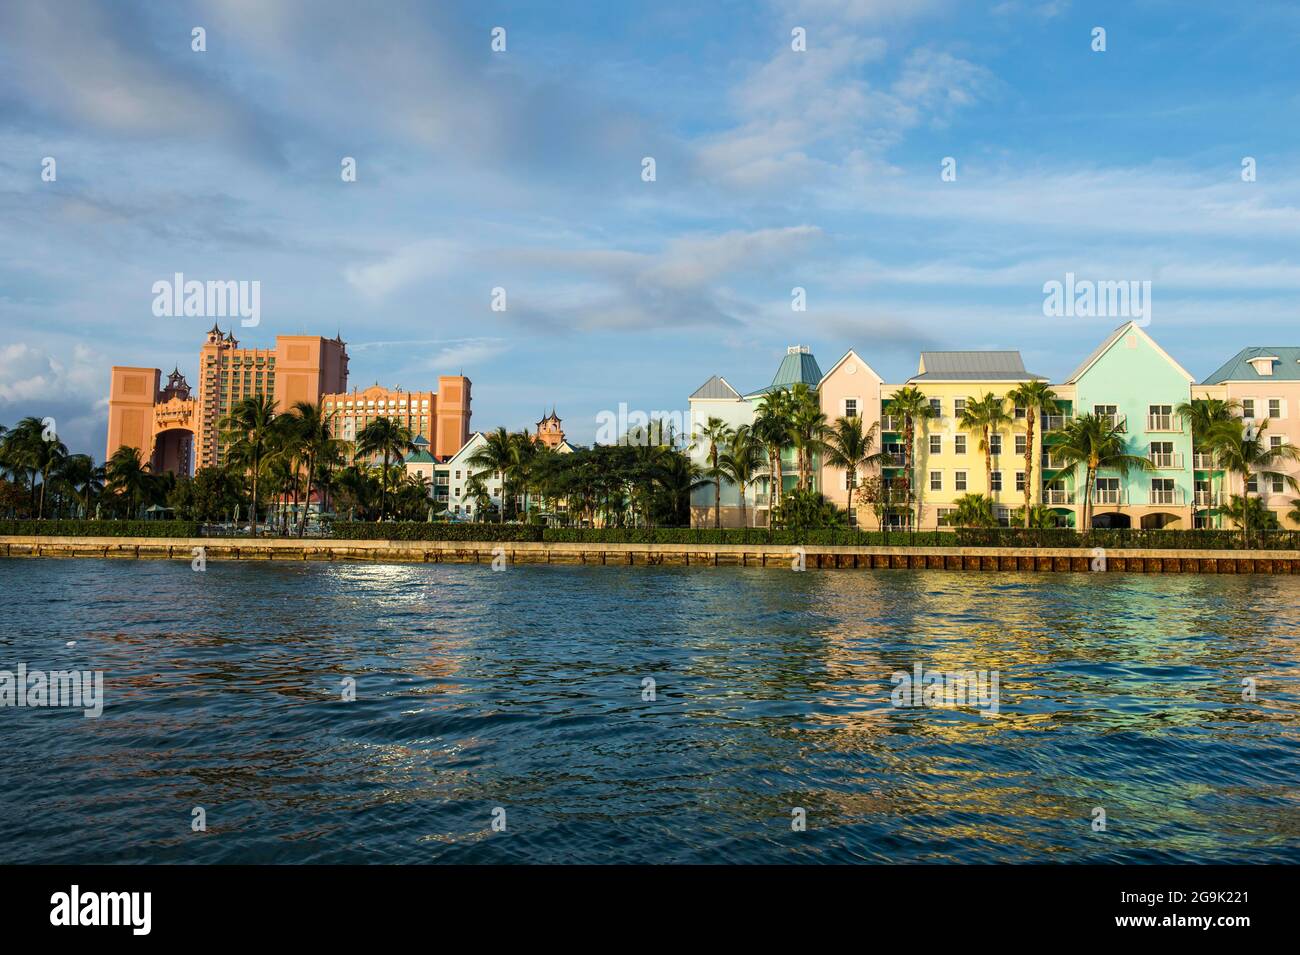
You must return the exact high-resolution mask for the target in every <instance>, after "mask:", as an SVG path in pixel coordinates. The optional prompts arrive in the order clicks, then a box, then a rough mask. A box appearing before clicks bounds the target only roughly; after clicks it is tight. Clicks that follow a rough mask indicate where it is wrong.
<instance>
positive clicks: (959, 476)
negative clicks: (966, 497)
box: [952, 471, 966, 491]
mask: <svg viewBox="0 0 1300 955" xmlns="http://www.w3.org/2000/svg"><path fill="white" fill-rule="evenodd" d="M952 486H953V489H954V490H957V491H964V490H966V472H965V471H958V472H957V473H956V474H954V475H953V482H952Z"/></svg>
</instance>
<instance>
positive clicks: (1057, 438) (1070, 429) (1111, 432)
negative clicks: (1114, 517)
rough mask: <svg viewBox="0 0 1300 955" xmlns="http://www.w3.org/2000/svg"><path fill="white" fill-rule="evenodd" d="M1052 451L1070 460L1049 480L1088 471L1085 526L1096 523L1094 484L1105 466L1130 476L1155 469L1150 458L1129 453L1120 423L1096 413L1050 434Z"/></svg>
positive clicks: (1048, 438) (1087, 528) (1084, 502)
mask: <svg viewBox="0 0 1300 955" xmlns="http://www.w3.org/2000/svg"><path fill="white" fill-rule="evenodd" d="M1047 443H1048V447H1049V448H1050V450H1051V453H1052V454H1054V455H1056V456H1057V457H1060V458H1061V459H1062V460H1064V461H1065V462H1066V464H1065V466H1064V467H1062V468H1060V469H1058V470H1057V471H1055V472H1053V473H1052V474H1051V475H1049V476H1048V478H1047V480H1048V481H1055V480H1056V479H1057V478H1060V477H1070V478H1073V477H1075V476H1076V475H1077V474H1078V471H1079V469H1080V468H1082V469H1083V471H1084V486H1083V490H1084V494H1083V521H1082V523H1083V527H1082V528H1081V530H1082V531H1083V532H1085V533H1086V532H1087V531H1088V530H1089V529H1090V528H1091V527H1092V487H1093V482H1094V481H1095V480H1096V478H1097V472H1098V471H1101V470H1109V471H1115V472H1117V473H1118V474H1120V475H1121V476H1123V477H1127V476H1128V473H1129V471H1131V470H1133V469H1135V468H1136V469H1137V470H1140V471H1150V470H1153V468H1154V465H1153V464H1152V463H1151V461H1150V460H1149V459H1147V458H1144V457H1140V456H1138V455H1136V454H1129V452H1128V444H1127V443H1126V439H1125V435H1124V433H1123V432H1122V431H1121V430H1120V427H1119V425H1118V424H1112V423H1111V422H1109V421H1108V420H1106V419H1105V418H1103V417H1099V416H1097V415H1095V414H1085V415H1079V416H1078V417H1077V418H1072V419H1070V420H1069V421H1067V422H1066V423H1065V427H1063V428H1061V429H1060V430H1059V431H1053V432H1052V433H1050V434H1049V435H1048V436H1047Z"/></svg>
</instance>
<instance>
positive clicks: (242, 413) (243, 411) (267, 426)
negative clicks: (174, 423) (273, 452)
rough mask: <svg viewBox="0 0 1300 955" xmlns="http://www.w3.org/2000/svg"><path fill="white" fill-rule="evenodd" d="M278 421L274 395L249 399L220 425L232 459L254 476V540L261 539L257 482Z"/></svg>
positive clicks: (251, 493) (251, 521)
mask: <svg viewBox="0 0 1300 955" xmlns="http://www.w3.org/2000/svg"><path fill="white" fill-rule="evenodd" d="M274 421H275V399H274V398H273V397H272V396H271V395H266V394H261V395H249V396H248V397H247V398H244V399H243V400H241V401H240V402H238V403H237V404H236V405H235V406H234V407H233V408H231V409H230V414H228V415H226V417H224V418H222V419H221V421H220V422H219V425H218V426H219V427H220V428H221V430H222V432H223V434H222V441H223V443H228V446H229V448H228V457H229V459H230V460H231V461H232V462H234V463H236V464H237V465H242V466H243V468H244V469H245V470H246V473H248V474H249V475H251V483H250V488H249V496H250V499H251V501H252V505H251V507H250V509H249V526H250V528H251V530H252V532H253V536H254V537H256V536H257V502H258V495H257V479H258V476H259V474H260V472H261V470H262V458H263V457H265V455H266V451H267V446H268V443H269V442H270V440H271V435H272V427H273V423H274Z"/></svg>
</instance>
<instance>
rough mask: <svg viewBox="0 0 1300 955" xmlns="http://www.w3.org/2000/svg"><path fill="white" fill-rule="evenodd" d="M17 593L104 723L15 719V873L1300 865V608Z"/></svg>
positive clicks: (1206, 599)
mask: <svg viewBox="0 0 1300 955" xmlns="http://www.w3.org/2000/svg"><path fill="white" fill-rule="evenodd" d="M0 593H3V595H4V610H5V613H4V617H3V620H4V622H3V625H0V669H8V670H11V671H12V670H15V669H16V667H17V666H18V664H20V663H22V664H26V666H27V667H28V668H29V670H66V669H79V670H83V669H84V670H98V671H103V674H104V693H105V704H104V710H103V714H102V716H100V717H99V718H97V719H90V718H85V717H84V716H83V715H82V713H81V712H80V711H79V710H73V709H66V708H43V709H40V708H38V709H33V708H17V707H5V708H0V752H3V758H4V768H5V772H4V780H3V785H0V863H15V862H17V863H32V862H46V863H103V862H109V863H111V862H166V863H186V862H193V863H233V862H252V863H337V862H362V863H365V862H374V863H421V862H457V863H470V862H484V863H502V862H523V863H565V862H575V863H675V862H696V863H699V862H703V863H773V862H777V863H789V862H801V863H807V862H868V863H967V862H1099V863H1125V864H1133V863H1154V862H1164V863H1170V862H1174V863H1176V862H1297V861H1300V759H1298V758H1297V741H1298V740H1300V684H1298V683H1297V676H1298V675H1300V671H1298V670H1297V647H1298V643H1297V640H1298V637H1297V634H1298V633H1300V578H1297V577H1264V576H1190V575H1189V576H1178V575H1170V576H1155V575H1152V576H1145V575H1123V574H1094V575H1089V574H1042V575H1027V574H1025V575H1021V574H976V573H968V574H962V573H946V572H935V571H929V572H915V571H847V570H845V571H824V572H817V571H808V572H806V573H795V572H793V571H788V570H777V569H771V568H769V569H760V568H749V569H745V568H707V569H701V568H653V567H635V568H626V567H581V566H527V565H523V566H514V567H509V568H507V569H506V570H505V571H504V572H500V573H497V572H493V571H492V570H490V569H489V567H488V565H486V564H484V565H478V566H471V565H398V566H383V565H370V564H343V563H338V564H318V563H304V564H290V563H260V562H259V563H252V562H227V563H222V562H214V561H209V562H208V564H207V569H206V571H204V572H195V571H193V570H191V568H190V566H189V564H187V563H182V562H175V563H172V562H165V561H138V562H137V561H97V560H0ZM69 641H75V645H74V646H68V645H67V644H68V643H69ZM917 665H920V666H922V667H923V668H924V669H925V670H926V671H939V672H941V673H958V672H964V671H971V670H976V671H990V672H996V674H997V676H998V697H997V712H996V713H993V712H991V707H989V706H985V707H983V711H981V708H979V707H975V706H956V707H936V706H908V707H896V706H894V705H892V702H891V691H892V690H893V689H894V685H893V682H892V681H891V675H892V674H894V673H896V672H906V673H908V674H911V673H912V672H914V667H916V666H917ZM646 678H650V679H652V680H653V681H654V685H653V691H654V692H653V696H654V698H653V699H648V698H647V697H648V696H649V695H650V694H649V692H648V686H647V684H646V683H645V682H644V681H645V680H646ZM1247 679H1249V680H1250V681H1253V684H1252V685H1253V687H1254V695H1255V699H1253V700H1250V699H1243V680H1247ZM348 680H355V693H356V698H355V700H353V701H345V700H344V699H343V695H344V691H345V686H346V683H345V681H348ZM909 701H910V697H909ZM196 807H199V808H201V809H202V810H203V813H204V814H205V817H206V831H201V832H196V831H194V830H193V828H192V820H193V819H194V818H195V815H194V810H195V809H196ZM1097 809H1101V810H1103V811H1104V813H1105V829H1104V831H1097V830H1096V829H1095V821H1096V820H1098V819H1099V818H1100V817H1099V816H1098V815H1097V814H1096V810H1097ZM799 819H802V820H803V823H804V824H803V828H802V829H800V828H799V827H798V825H797V823H798V820H799ZM494 821H495V822H496V823H497V826H498V828H495V829H494ZM502 823H504V829H501V828H499V827H500V826H501V824H502Z"/></svg>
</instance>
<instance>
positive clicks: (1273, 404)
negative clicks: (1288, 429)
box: [1268, 398, 1282, 418]
mask: <svg viewBox="0 0 1300 955" xmlns="http://www.w3.org/2000/svg"><path fill="white" fill-rule="evenodd" d="M1268 416H1269V417H1270V418H1280V417H1282V399H1281V398H1269V399H1268Z"/></svg>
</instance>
